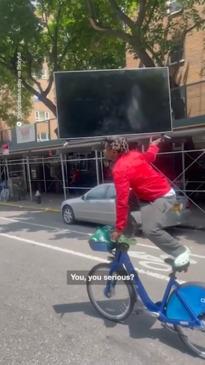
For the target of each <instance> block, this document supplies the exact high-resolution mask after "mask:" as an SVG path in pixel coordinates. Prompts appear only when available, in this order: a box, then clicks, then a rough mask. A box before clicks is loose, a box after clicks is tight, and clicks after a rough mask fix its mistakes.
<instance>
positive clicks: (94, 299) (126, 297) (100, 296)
mask: <svg viewBox="0 0 205 365" xmlns="http://www.w3.org/2000/svg"><path fill="white" fill-rule="evenodd" d="M110 268H111V264H104V263H102V264H98V265H96V266H94V267H93V268H92V269H91V271H90V272H89V274H88V277H87V282H86V285H87V292H88V296H89V299H90V301H91V303H92V305H93V306H94V307H95V309H96V310H97V312H98V313H100V314H101V315H102V316H103V317H104V318H106V319H109V320H112V321H115V322H118V321H122V320H124V319H125V318H127V317H128V316H129V315H130V313H131V312H132V310H133V306H134V304H135V301H136V295H135V290H134V288H133V285H132V283H131V282H130V281H129V280H121V279H113V280H111V281H109V283H110V288H109V290H108V291H106V283H107V280H106V279H105V278H106V277H108V276H109V272H110ZM118 275H120V276H126V275H127V273H126V271H125V270H124V269H122V270H120V271H117V272H116V273H113V275H112V276H115V277H116V276H118ZM97 278H98V279H99V280H96V279H97ZM100 278H101V279H100Z"/></svg>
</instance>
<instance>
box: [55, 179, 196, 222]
mask: <svg viewBox="0 0 205 365" xmlns="http://www.w3.org/2000/svg"><path fill="white" fill-rule="evenodd" d="M115 197H116V193H115V187H114V184H113V183H107V184H100V185H98V186H96V187H94V188H92V189H91V190H89V191H88V192H87V193H86V194H84V195H82V196H80V197H78V198H71V199H67V200H65V201H64V202H63V203H62V205H61V210H62V216H63V220H64V222H65V223H66V224H73V223H74V222H76V221H84V222H92V223H100V224H110V225H114V224H115V217H116V215H115ZM187 205H188V202H187V199H186V197H185V196H184V195H183V194H182V193H181V195H180V193H177V203H176V204H174V205H173V208H172V209H170V211H169V213H168V214H167V215H166V221H165V222H164V227H172V226H176V225H179V224H181V223H183V222H185V220H186V219H187V214H188V213H189V209H188V207H187ZM132 215H133V217H134V218H135V220H136V222H137V223H138V225H140V224H141V214H140V211H139V209H138V210H136V211H134V212H132Z"/></svg>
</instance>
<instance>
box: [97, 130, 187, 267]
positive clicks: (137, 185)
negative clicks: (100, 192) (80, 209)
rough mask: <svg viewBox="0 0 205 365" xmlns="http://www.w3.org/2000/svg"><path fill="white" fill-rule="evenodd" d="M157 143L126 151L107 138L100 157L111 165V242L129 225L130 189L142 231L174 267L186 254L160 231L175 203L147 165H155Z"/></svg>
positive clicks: (160, 177)
mask: <svg viewBox="0 0 205 365" xmlns="http://www.w3.org/2000/svg"><path fill="white" fill-rule="evenodd" d="M160 142H161V139H157V140H155V141H152V142H151V144H150V146H149V148H148V150H147V151H146V152H144V153H141V152H139V151H137V150H131V151H129V146H128V142H127V140H126V139H125V138H123V137H119V138H108V139H106V141H105V149H104V156H105V158H106V159H107V160H109V161H112V162H114V166H113V170H112V174H113V180H114V184H115V189H116V226H115V231H114V232H113V233H112V240H113V241H117V240H118V238H119V237H120V236H121V234H122V233H125V234H126V230H127V228H129V227H128V226H129V224H130V215H129V203H128V201H129V194H130V188H131V189H132V191H133V193H135V194H136V195H137V197H138V198H139V200H140V202H141V216H142V230H143V232H144V234H145V236H146V237H147V238H149V239H150V240H151V241H152V242H153V243H154V244H155V245H156V246H158V247H159V248H160V249H162V250H163V251H165V252H166V253H167V254H168V255H171V256H173V257H174V265H175V266H176V267H180V266H183V265H185V264H187V263H188V262H189V254H190V251H189V249H188V248H186V247H185V246H182V245H180V243H179V242H178V241H177V240H176V239H175V238H174V237H172V236H171V235H170V234H169V233H168V232H166V231H165V230H164V229H163V220H164V218H165V215H166V214H167V213H168V211H169V210H170V208H171V207H172V206H173V204H174V203H175V202H176V194H175V191H174V190H173V189H172V187H171V185H170V183H169V182H168V180H167V178H166V177H165V176H164V175H163V174H161V173H160V172H158V171H157V170H156V169H155V168H154V167H153V166H152V165H151V163H152V162H154V161H155V159H156V156H157V153H158V151H159V147H158V145H159V144H160Z"/></svg>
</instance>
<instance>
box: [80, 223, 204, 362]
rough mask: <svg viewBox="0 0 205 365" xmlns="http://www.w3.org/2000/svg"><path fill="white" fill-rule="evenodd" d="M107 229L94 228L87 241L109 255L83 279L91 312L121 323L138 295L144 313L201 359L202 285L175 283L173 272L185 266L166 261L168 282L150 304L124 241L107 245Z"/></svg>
mask: <svg viewBox="0 0 205 365" xmlns="http://www.w3.org/2000/svg"><path fill="white" fill-rule="evenodd" d="M110 230H111V227H108V226H105V227H103V228H101V229H98V230H97V235H96V233H95V234H94V235H93V236H92V237H91V238H90V240H89V244H90V247H91V248H92V249H93V250H96V251H107V252H112V253H113V257H112V261H111V262H110V263H100V264H98V265H96V266H94V267H93V268H92V269H91V270H90V272H89V273H88V276H87V281H86V285H87V292H88V296H89V299H90V301H91V303H92V304H93V306H94V307H95V309H96V310H97V311H98V313H100V314H101V315H102V316H103V317H104V318H106V319H109V320H112V321H116V322H118V321H123V320H124V319H125V318H127V317H128V316H129V315H130V314H131V312H132V310H133V307H134V304H135V302H136V301H137V300H138V296H139V297H140V299H141V301H142V303H143V304H144V306H145V308H146V310H148V312H150V313H151V314H152V315H154V316H156V318H157V319H158V320H159V321H160V322H161V323H162V325H163V326H164V327H166V328H168V329H171V330H173V331H174V332H176V333H177V334H178V335H179V337H180V339H181V340H182V341H183V343H184V344H185V345H186V346H188V348H189V349H190V350H191V351H192V352H194V353H195V354H196V355H197V356H200V357H202V358H204V359H205V340H204V338H205V284H204V283H202V282H187V283H185V284H179V283H178V282H177V278H176V273H177V271H178V272H182V271H187V269H188V265H185V266H183V267H181V268H180V269H179V268H178V269H177V268H175V267H174V265H173V259H166V260H165V262H166V263H167V264H170V266H171V269H172V271H171V273H170V275H169V276H170V279H169V281H168V284H167V287H166V289H165V292H164V295H163V298H162V300H160V301H158V302H153V301H152V300H151V299H150V297H149V295H148V293H147V291H146V290H145V287H144V286H143V284H142V281H141V279H140V278H139V275H138V273H137V271H136V270H135V268H134V266H133V264H132V262H131V260H130V257H129V255H128V250H129V243H128V240H126V239H124V241H127V242H123V238H122V239H121V240H120V242H119V241H118V243H114V242H111V241H110V239H109V237H110V236H109V233H110ZM99 233H100V234H99ZM99 236H101V237H100V240H99ZM102 236H103V240H102V239H101V238H102ZM105 236H106V237H105ZM96 237H97V238H96ZM203 335H204V336H203Z"/></svg>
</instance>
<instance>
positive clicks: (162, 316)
mask: <svg viewBox="0 0 205 365" xmlns="http://www.w3.org/2000/svg"><path fill="white" fill-rule="evenodd" d="M120 267H121V268H124V269H125V271H126V273H127V274H128V275H129V276H130V275H131V274H134V277H133V286H134V289H135V292H136V295H139V296H140V298H141V300H142V302H143V304H144V305H145V307H146V308H147V309H148V311H150V312H151V313H152V314H153V315H155V316H156V317H157V318H158V319H159V320H160V321H161V322H165V323H169V324H173V325H174V324H178V325H181V326H185V327H201V326H202V324H201V321H200V320H199V319H198V318H197V317H196V315H195V314H194V313H193V311H192V310H191V308H190V307H189V305H188V303H187V302H185V300H184V299H183V298H182V296H181V295H180V294H179V293H177V292H176V294H177V297H178V299H179V300H180V301H181V303H182V304H183V306H184V308H185V309H186V311H187V312H188V313H189V315H190V317H191V320H190V321H180V320H175V319H169V318H168V317H167V316H166V309H165V306H166V303H167V300H168V297H169V295H170V293H171V291H172V289H177V288H179V286H180V284H179V283H178V282H177V281H176V276H175V273H171V274H170V280H169V281H168V284H167V287H166V288H165V292H164V295H163V298H162V300H161V301H160V302H157V303H154V302H153V301H152V300H151V298H150V297H149V295H148V293H147V291H146V289H145V287H144V286H143V284H142V281H141V280H140V278H139V276H138V273H137V272H136V270H135V268H134V266H133V264H132V262H131V260H130V257H129V255H128V253H127V250H123V249H121V248H117V249H116V253H115V258H114V260H113V262H112V264H111V268H110V272H109V275H111V276H112V275H113V273H114V272H116V271H117V270H119V268H120ZM114 284H115V283H114ZM111 285H112V284H111V282H110V281H108V282H107V284H106V288H105V291H107V293H108V292H109V290H110V287H111Z"/></svg>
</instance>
